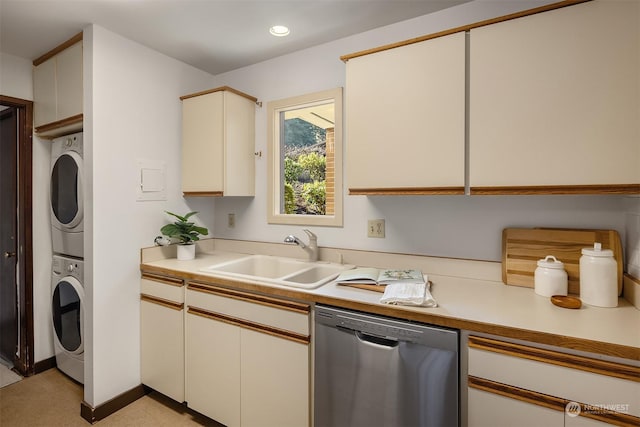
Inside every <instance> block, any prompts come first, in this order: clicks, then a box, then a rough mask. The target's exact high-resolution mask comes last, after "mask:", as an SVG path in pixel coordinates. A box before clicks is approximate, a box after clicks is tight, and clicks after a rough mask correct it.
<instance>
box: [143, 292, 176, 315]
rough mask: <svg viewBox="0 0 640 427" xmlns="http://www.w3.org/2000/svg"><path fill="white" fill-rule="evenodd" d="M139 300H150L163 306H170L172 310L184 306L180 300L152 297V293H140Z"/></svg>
mask: <svg viewBox="0 0 640 427" xmlns="http://www.w3.org/2000/svg"><path fill="white" fill-rule="evenodd" d="M140 301H146V302H150V303H152V304H157V305H161V306H163V307H167V308H170V309H172V310H178V311H180V310H182V309H183V308H184V304H183V303H181V302H173V301H170V300H168V299H164V298H158V297H154V296H152V295H147V294H140Z"/></svg>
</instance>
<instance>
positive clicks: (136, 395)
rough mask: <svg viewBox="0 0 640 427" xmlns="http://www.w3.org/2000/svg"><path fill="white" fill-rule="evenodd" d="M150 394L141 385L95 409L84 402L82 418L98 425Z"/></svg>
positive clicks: (81, 409) (81, 410) (82, 404)
mask: <svg viewBox="0 0 640 427" xmlns="http://www.w3.org/2000/svg"><path fill="white" fill-rule="evenodd" d="M148 392H149V391H148V390H147V389H145V387H144V386H143V385H142V384H140V385H138V386H136V387H134V388H132V389H131V390H129V391H125V392H124V393H122V394H119V395H118V396H116V397H114V398H113V399H111V400H107V401H106V402H104V403H103V404H102V405H98V406H96V407H95V408H94V407H93V406H91V405H89V404H88V403H87V402H85V401H84V400H83V401H82V402H81V403H80V416H81V417H82V418H84V419H85V420H86V421H88V422H89V423H91V424H93V423H96V422H98V421H100V420H102V419H105V418H107V417H108V416H109V415H111V414H113V413H115V412H117V411H119V410H120V409H122V408H124V407H125V406H127V405H128V404H130V403H133V402H135V401H136V400H138V399H140V398H141V397H143V396H144V395H145V394H147V393H148Z"/></svg>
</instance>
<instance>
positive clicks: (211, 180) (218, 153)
mask: <svg viewBox="0 0 640 427" xmlns="http://www.w3.org/2000/svg"><path fill="white" fill-rule="evenodd" d="M223 117H224V92H222V91H218V92H213V93H208V94H206V95H200V96H194V97H191V98H187V99H184V100H183V101H182V191H183V192H220V193H222V192H223V191H224V173H225V169H224V160H225V151H224V127H223Z"/></svg>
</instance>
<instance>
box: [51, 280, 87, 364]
mask: <svg viewBox="0 0 640 427" xmlns="http://www.w3.org/2000/svg"><path fill="white" fill-rule="evenodd" d="M83 300H84V290H83V289H82V285H81V284H80V282H79V281H78V280H77V279H76V278H75V277H71V276H68V277H63V278H61V279H60V280H58V282H57V283H56V285H55V286H54V288H53V295H52V303H51V304H52V305H51V313H52V316H53V329H54V332H55V337H54V339H55V340H56V341H57V342H58V344H60V346H61V347H62V348H63V349H64V350H65V351H66V352H68V353H70V354H82V352H83V351H84V341H83V336H84V335H83V331H84V320H83V317H84V307H83V305H84V301H83Z"/></svg>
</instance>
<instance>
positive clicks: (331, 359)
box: [314, 305, 459, 427]
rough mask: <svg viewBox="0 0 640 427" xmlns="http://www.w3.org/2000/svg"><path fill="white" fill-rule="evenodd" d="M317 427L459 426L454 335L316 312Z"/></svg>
mask: <svg viewBox="0 0 640 427" xmlns="http://www.w3.org/2000/svg"><path fill="white" fill-rule="evenodd" d="M315 327H316V328H315V382H314V384H315V385H314V390H315V396H314V402H315V403H314V422H315V427H357V426H363V427H365V426H366V427H378V426H381V427H382V426H389V427H404V426H407V427H408V426H429V427H431V426H438V427H444V426H446V427H448V426H458V425H459V409H458V406H459V403H458V402H459V399H458V396H459V393H458V390H459V386H458V376H459V374H458V348H459V344H458V343H459V340H458V331H457V330H450V329H442V328H439V327H434V326H428V325H425V324H420V323H410V322H404V321H399V320H395V319H390V318H386V317H379V316H375V315H369V314H365V313H360V312H354V311H348V310H343V309H338V308H333V307H327V306H319V305H317V306H316V312H315Z"/></svg>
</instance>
